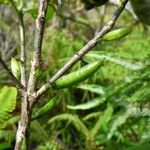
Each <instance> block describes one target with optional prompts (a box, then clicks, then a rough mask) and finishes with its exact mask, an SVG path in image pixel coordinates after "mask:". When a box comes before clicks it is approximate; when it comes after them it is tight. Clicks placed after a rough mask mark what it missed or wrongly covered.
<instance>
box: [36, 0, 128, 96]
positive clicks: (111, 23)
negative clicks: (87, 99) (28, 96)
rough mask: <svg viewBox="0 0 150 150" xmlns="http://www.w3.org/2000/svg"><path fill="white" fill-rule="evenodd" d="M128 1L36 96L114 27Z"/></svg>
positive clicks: (124, 2)
mask: <svg viewBox="0 0 150 150" xmlns="http://www.w3.org/2000/svg"><path fill="white" fill-rule="evenodd" d="M128 1H129V0H124V1H123V2H122V5H121V6H120V7H119V8H118V9H117V10H116V11H115V12H114V14H113V16H112V18H111V19H110V21H109V22H108V23H107V24H106V25H105V26H104V27H103V28H102V30H101V31H100V32H99V33H98V34H97V35H96V36H95V37H94V38H93V39H92V40H90V41H89V42H88V43H87V44H86V45H85V46H84V47H83V48H81V49H80V50H79V51H78V52H77V53H76V54H74V56H73V57H72V58H71V59H70V60H69V61H68V62H67V63H66V64H65V65H64V66H63V67H62V68H61V69H60V70H59V71H58V72H57V73H56V74H55V75H54V76H53V77H52V78H51V79H50V80H49V82H48V83H46V84H44V85H43V86H42V87H41V88H40V89H39V90H38V91H37V97H39V96H40V95H42V94H43V93H44V92H45V91H46V90H47V89H48V88H49V87H50V85H51V84H52V83H54V82H55V81H56V80H57V79H59V78H60V77H61V76H62V75H63V74H64V73H65V72H66V71H68V70H69V69H70V68H71V67H72V66H73V65H74V64H75V63H76V62H78V61H79V60H80V59H81V58H82V57H83V56H84V55H85V54H86V53H88V52H89V51H90V50H91V49H92V48H94V47H95V46H96V44H97V43H98V42H99V41H101V38H102V37H103V36H104V35H105V34H106V33H107V32H109V31H110V30H111V29H112V28H113V27H114V24H115V23H116V21H117V19H118V17H119V16H120V14H121V12H122V11H123V10H124V8H125V6H126V4H127V2H128Z"/></svg>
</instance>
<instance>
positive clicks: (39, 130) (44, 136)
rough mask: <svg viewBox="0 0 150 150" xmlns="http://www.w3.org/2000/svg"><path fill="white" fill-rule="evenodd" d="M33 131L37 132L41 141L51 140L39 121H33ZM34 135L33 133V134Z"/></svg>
mask: <svg viewBox="0 0 150 150" xmlns="http://www.w3.org/2000/svg"><path fill="white" fill-rule="evenodd" d="M31 130H32V132H33V130H34V131H35V134H36V137H39V139H41V141H46V140H48V139H49V136H48V134H47V132H46V130H45V129H44V128H43V127H42V125H41V124H40V123H39V122H38V121H36V120H35V121H32V123H31ZM31 135H32V133H31Z"/></svg>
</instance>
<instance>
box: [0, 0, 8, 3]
mask: <svg viewBox="0 0 150 150" xmlns="http://www.w3.org/2000/svg"><path fill="white" fill-rule="evenodd" d="M8 3H9V0H0V4H8Z"/></svg>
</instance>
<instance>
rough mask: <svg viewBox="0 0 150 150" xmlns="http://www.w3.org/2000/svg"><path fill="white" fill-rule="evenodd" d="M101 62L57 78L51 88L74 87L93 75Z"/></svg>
mask: <svg viewBox="0 0 150 150" xmlns="http://www.w3.org/2000/svg"><path fill="white" fill-rule="evenodd" d="M100 65H101V61H97V62H94V63H91V64H89V65H86V66H84V67H82V68H80V69H79V70H77V71H74V72H71V73H69V74H67V75H64V76H62V77H61V78H59V79H58V80H57V81H56V82H55V83H54V84H53V85H52V87H53V88H55V89H61V88H68V87H71V86H73V85H76V84H78V83H80V82H82V81H84V80H86V79H87V78H89V77H90V76H91V75H92V74H94V73H95V72H96V71H97V70H98V69H99V67H100Z"/></svg>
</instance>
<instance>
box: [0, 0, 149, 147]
mask: <svg viewBox="0 0 150 150" xmlns="http://www.w3.org/2000/svg"><path fill="white" fill-rule="evenodd" d="M26 3H27V4H26V7H27V8H28V6H29V4H30V3H31V2H29V1H27V2H26ZM32 4H33V5H32V6H33V7H32V9H37V7H36V5H37V3H36V2H33V1H32ZM53 6H54V8H55V11H56V12H53V11H52V15H50V20H48V21H47V23H46V30H45V34H44V40H43V52H42V64H41V66H42V67H41V70H40V71H39V72H38V73H37V76H38V79H39V81H38V83H37V84H38V87H40V86H41V85H42V84H43V83H45V82H46V81H48V79H49V78H50V77H51V76H52V75H53V74H54V73H55V72H56V71H57V70H58V69H59V68H61V67H62V66H63V64H65V62H67V60H68V59H69V58H70V57H71V56H72V55H73V54H74V53H76V52H77V51H78V50H79V49H80V48H82V47H83V46H84V44H85V43H87V41H88V39H91V38H92V37H93V35H94V32H95V30H96V27H98V26H99V25H100V23H101V22H100V19H99V17H100V14H99V11H100V8H96V9H93V10H90V11H89V12H87V11H85V10H83V9H82V10H80V11H79V12H78V11H77V10H76V8H78V7H80V6H81V3H80V2H79V1H77V2H76V3H74V5H73V4H67V3H65V2H64V1H63V5H62V6H61V7H60V6H58V5H57V4H55V3H53ZM0 7H1V8H3V7H4V8H5V9H6V10H9V11H7V12H6V11H4V10H3V17H2V19H1V21H2V22H3V23H0V29H4V25H5V30H2V31H1V30H0V31H1V32H0V34H2V33H3V34H2V35H3V36H4V38H3V39H1V40H2V41H1V42H5V43H6V44H8V45H10V43H11V42H10V43H9V40H8V34H10V33H9V31H10V29H11V27H12V26H10V24H14V23H15V24H18V22H17V19H15V20H14V19H13V18H15V13H14V11H13V9H12V8H11V7H10V6H9V5H0ZM30 7H31V5H30ZM60 10H61V12H62V14H61V16H60V15H59V13H58V11H60ZM113 10H114V7H113V6H108V9H107V13H106V15H105V16H104V22H105V23H106V22H107V20H108V18H110V15H111V14H112V12H113ZM10 13H11V14H12V15H11V16H10ZM31 15H32V14H31ZM31 15H30V14H29V13H25V15H24V20H25V28H26V50H27V54H28V55H27V56H28V58H27V60H28V61H27V69H28V70H29V67H30V60H31V58H32V54H33V43H34V32H33V30H34V27H35V25H34V20H33V19H32V16H31ZM66 16H67V17H66ZM70 18H71V19H70ZM89 20H90V21H89ZM131 21H132V17H131V16H130V15H129V14H128V13H127V12H125V13H123V14H122V16H121V17H120V18H119V21H118V22H117V24H116V26H115V28H116V27H117V28H119V27H122V26H124V25H126V24H131V23H130V22H131ZM83 22H84V23H83ZM133 26H134V30H133V32H132V33H131V34H129V35H128V36H127V37H124V38H122V39H120V40H117V41H112V42H109V43H104V42H102V43H98V44H97V46H96V47H95V48H94V49H93V50H92V52H90V53H88V54H87V55H86V56H84V58H83V59H82V60H81V61H79V62H78V63H77V64H76V65H75V66H74V67H73V68H72V69H71V70H69V71H68V72H67V73H69V72H72V71H73V70H77V69H79V68H81V67H82V66H84V65H86V64H87V63H90V62H93V61H97V60H101V61H102V62H103V65H102V66H101V67H100V69H99V70H98V71H97V72H96V74H95V75H93V76H91V77H90V78H89V79H88V80H86V81H84V82H82V83H80V84H79V85H77V86H75V87H72V88H69V89H64V90H53V89H51V88H50V89H49V90H48V91H47V92H46V93H45V95H43V96H42V97H41V101H39V104H38V105H36V107H35V109H34V110H33V114H36V112H38V110H39V109H40V108H42V109H43V107H42V106H46V105H45V104H47V103H48V102H49V99H51V98H52V97H54V96H56V95H57V96H58V97H57V100H58V102H59V103H58V105H56V106H55V108H53V109H49V110H48V111H47V112H46V114H44V116H43V117H41V118H39V119H35V120H34V121H32V122H31V132H30V135H31V137H30V147H31V148H32V149H38V150H67V149H68V150H73V149H79V150H82V149H83V150H84V149H87V150H88V149H89V150H92V149H93V150H98V149H104V150H105V149H106V150H112V149H115V150H117V149H127V150H128V149H129V150H134V149H139V150H141V149H144V150H148V149H150V145H149V142H150V103H149V100H150V69H149V68H150V36H149V34H150V31H149V27H146V28H145V27H143V25H141V24H136V25H133ZM93 28H94V29H95V30H94V31H93ZM13 29H14V30H13V34H14V33H15V38H13V37H11V36H10V41H13V40H15V42H13V45H15V50H14V52H13V57H16V58H19V53H20V48H19V46H18V39H19V34H18V27H17V26H14V27H13ZM145 30H146V31H145ZM12 39H13V40H12ZM10 47H11V48H12V49H13V47H12V46H10ZM3 48H6V47H0V52H1V53H2V54H3V55H2V56H3V57H5V55H4V51H3ZM5 52H6V53H8V52H9V50H7V51H5ZM10 58H11V57H8V58H7V59H5V60H6V61H7V64H9V65H10ZM6 80H8V82H7V83H5V82H3V81H6ZM6 84H7V85H9V86H10V85H11V82H10V81H9V79H8V77H7V76H5V75H4V72H3V71H0V88H1V91H0V94H1V95H2V90H3V86H4V85H6ZM10 94H11V93H10ZM8 96H9V95H8ZM19 96H20V95H18V99H17V98H15V100H14V101H15V102H16V99H17V103H16V104H15V106H16V109H15V110H14V111H13V109H12V111H13V112H12V111H8V112H7V113H8V114H11V115H12V117H11V118H10V117H9V118H6V119H5V121H3V123H4V124H3V128H2V129H1V130H0V143H2V144H0V149H5V148H4V147H6V148H9V147H11V148H10V149H12V147H13V146H14V142H15V133H16V129H17V122H18V120H19V114H20V98H19ZM2 101H3V99H2V98H0V102H1V103H2ZM7 101H9V99H8V98H7ZM7 101H5V103H3V107H4V108H5V107H6V108H8V103H6V102H7ZM11 102H13V101H11ZM9 104H10V105H11V103H9ZM13 107H14V106H13ZM0 120H1V116H0ZM0 123H2V121H0Z"/></svg>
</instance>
